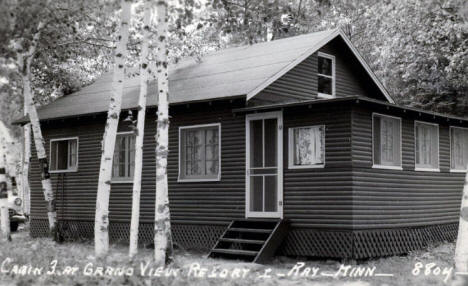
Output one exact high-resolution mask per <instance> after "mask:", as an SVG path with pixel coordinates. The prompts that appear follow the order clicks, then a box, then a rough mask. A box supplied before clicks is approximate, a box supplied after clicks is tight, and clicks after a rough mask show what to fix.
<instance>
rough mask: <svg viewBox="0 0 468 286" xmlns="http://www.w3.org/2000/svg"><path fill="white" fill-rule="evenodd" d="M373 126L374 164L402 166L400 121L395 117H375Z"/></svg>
mask: <svg viewBox="0 0 468 286" xmlns="http://www.w3.org/2000/svg"><path fill="white" fill-rule="evenodd" d="M373 125H374V126H373V135H372V136H373V149H374V150H373V157H374V164H376V165H383V166H400V165H401V146H400V145H401V142H400V139H401V130H400V120H399V119H397V118H393V117H387V116H381V115H374V117H373Z"/></svg>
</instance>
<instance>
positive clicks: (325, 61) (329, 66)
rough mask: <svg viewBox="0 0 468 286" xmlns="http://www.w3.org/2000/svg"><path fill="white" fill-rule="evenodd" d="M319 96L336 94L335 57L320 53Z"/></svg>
mask: <svg viewBox="0 0 468 286" xmlns="http://www.w3.org/2000/svg"><path fill="white" fill-rule="evenodd" d="M318 96H319V97H325V98H331V97H334V96H335V57H334V56H332V55H327V54H324V53H320V52H319V53H318Z"/></svg>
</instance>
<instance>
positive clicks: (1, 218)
mask: <svg viewBox="0 0 468 286" xmlns="http://www.w3.org/2000/svg"><path fill="white" fill-rule="evenodd" d="M1 131H2V132H0V228H1V230H2V240H3V241H10V240H11V236H10V216H9V214H8V188H7V176H6V168H7V164H6V158H5V157H6V156H5V155H6V154H5V153H6V144H5V143H6V142H5V136H6V134H3V130H1Z"/></svg>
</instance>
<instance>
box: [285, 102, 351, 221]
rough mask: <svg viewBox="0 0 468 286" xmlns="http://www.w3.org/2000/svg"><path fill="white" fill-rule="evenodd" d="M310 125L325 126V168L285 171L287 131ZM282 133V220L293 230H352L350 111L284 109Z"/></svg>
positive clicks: (325, 107)
mask: <svg viewBox="0 0 468 286" xmlns="http://www.w3.org/2000/svg"><path fill="white" fill-rule="evenodd" d="M313 125H325V129H326V130H325V168H311V169H288V156H289V155H288V150H289V149H290V148H292V146H288V145H289V144H288V132H289V128H292V127H299V126H313ZM283 134H284V142H285V143H284V216H285V218H288V219H290V220H291V223H292V225H293V226H295V227H306V228H326V229H348V228H351V223H352V197H351V194H352V176H351V108H350V107H348V106H344V105H320V106H313V107H312V108H308V107H300V108H291V109H286V110H284V133H283Z"/></svg>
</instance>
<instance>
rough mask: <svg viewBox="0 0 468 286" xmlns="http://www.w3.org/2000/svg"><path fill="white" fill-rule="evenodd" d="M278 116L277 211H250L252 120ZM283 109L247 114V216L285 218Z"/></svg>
mask: <svg viewBox="0 0 468 286" xmlns="http://www.w3.org/2000/svg"><path fill="white" fill-rule="evenodd" d="M271 118H276V119H277V122H278V129H277V137H278V139H277V149H278V150H277V152H278V158H277V159H278V162H277V163H278V168H277V176H278V181H277V207H278V208H277V211H276V212H252V211H250V168H249V166H250V121H252V120H258V119H271ZM283 202H284V201H283V111H282V110H280V111H271V112H263V113H254V114H247V115H246V116H245V217H246V218H283V205H284V203H283Z"/></svg>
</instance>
